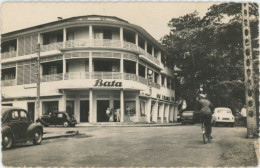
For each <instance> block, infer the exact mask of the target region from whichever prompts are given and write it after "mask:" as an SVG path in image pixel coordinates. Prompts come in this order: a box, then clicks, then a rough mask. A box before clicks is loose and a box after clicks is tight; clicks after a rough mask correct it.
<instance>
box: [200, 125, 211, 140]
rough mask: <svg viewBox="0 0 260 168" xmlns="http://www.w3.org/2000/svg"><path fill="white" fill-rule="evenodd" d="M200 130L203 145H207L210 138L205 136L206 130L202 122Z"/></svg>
mask: <svg viewBox="0 0 260 168" xmlns="http://www.w3.org/2000/svg"><path fill="white" fill-rule="evenodd" d="M201 130H202V138H203V143H204V144H206V143H207V140H208V142H209V143H210V141H211V138H210V136H207V135H206V129H205V125H204V122H202V126H201Z"/></svg>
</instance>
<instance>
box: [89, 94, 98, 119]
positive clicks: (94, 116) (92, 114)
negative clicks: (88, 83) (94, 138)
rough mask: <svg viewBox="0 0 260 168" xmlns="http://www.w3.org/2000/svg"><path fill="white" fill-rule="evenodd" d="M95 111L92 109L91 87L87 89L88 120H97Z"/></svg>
mask: <svg viewBox="0 0 260 168" xmlns="http://www.w3.org/2000/svg"><path fill="white" fill-rule="evenodd" d="M96 116H97V112H96V111H95V110H93V89H89V122H91V123H96V122H97V117H96Z"/></svg>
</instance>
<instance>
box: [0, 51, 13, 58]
mask: <svg viewBox="0 0 260 168" xmlns="http://www.w3.org/2000/svg"><path fill="white" fill-rule="evenodd" d="M1 55H2V56H1V58H2V59H7V58H13V57H16V51H9V52H5V53H1Z"/></svg>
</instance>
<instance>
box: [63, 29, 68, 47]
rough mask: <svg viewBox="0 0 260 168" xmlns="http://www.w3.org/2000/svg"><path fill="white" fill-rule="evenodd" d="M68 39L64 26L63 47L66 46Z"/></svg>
mask: <svg viewBox="0 0 260 168" xmlns="http://www.w3.org/2000/svg"><path fill="white" fill-rule="evenodd" d="M66 41H67V29H66V28H65V27H64V28H63V48H65V47H66Z"/></svg>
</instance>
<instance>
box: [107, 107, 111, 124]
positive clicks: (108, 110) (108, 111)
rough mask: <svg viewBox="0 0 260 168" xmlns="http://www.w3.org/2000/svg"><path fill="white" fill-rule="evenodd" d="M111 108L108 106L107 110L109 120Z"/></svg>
mask: <svg viewBox="0 0 260 168" xmlns="http://www.w3.org/2000/svg"><path fill="white" fill-rule="evenodd" d="M110 112H111V111H110V108H109V107H108V108H107V110H106V115H107V119H106V120H107V121H109V118H110Z"/></svg>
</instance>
